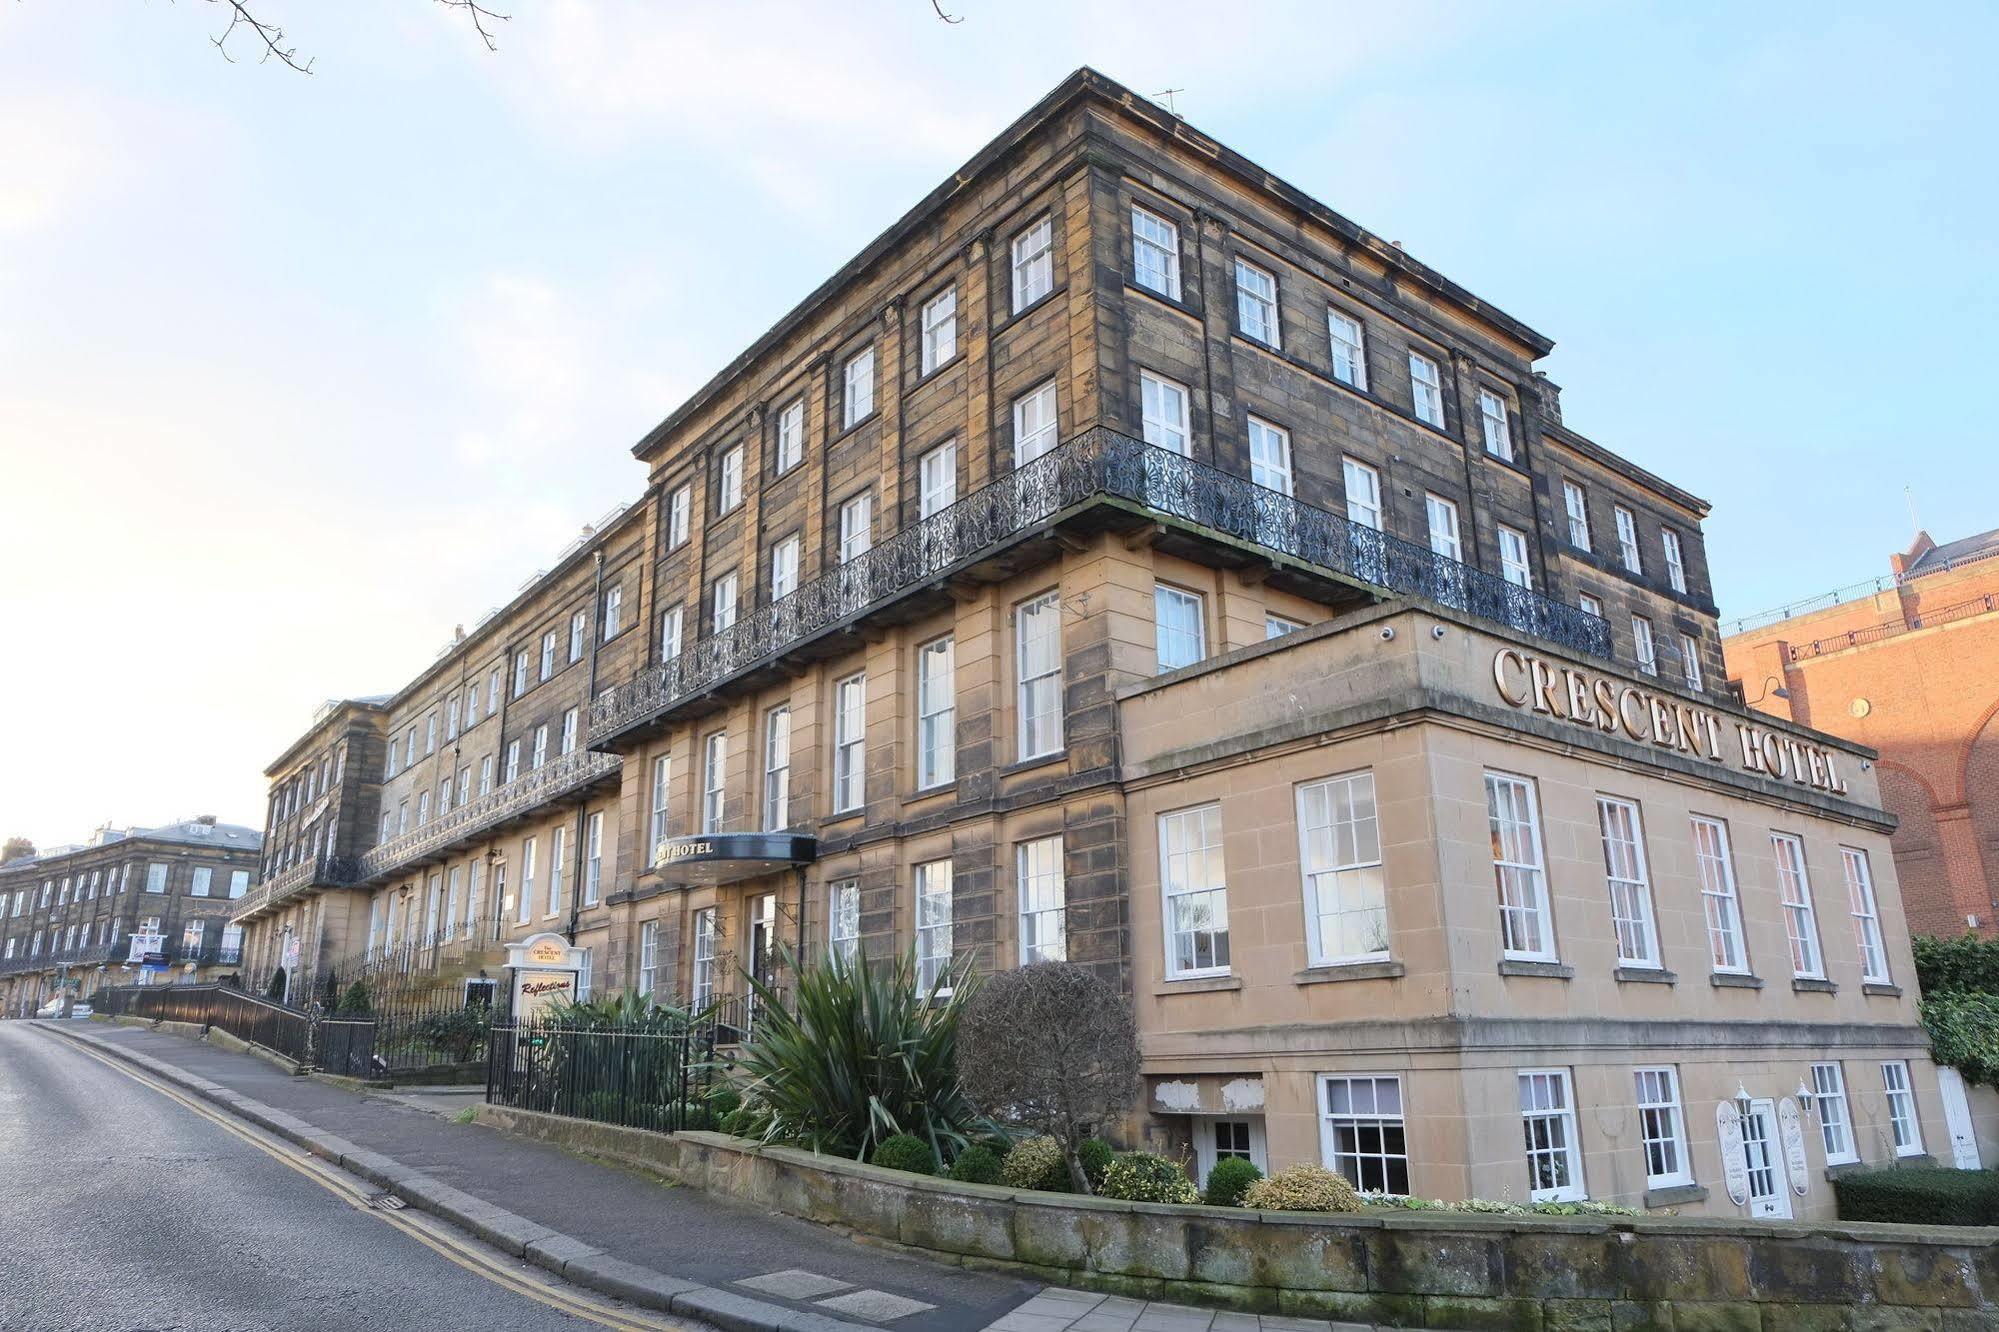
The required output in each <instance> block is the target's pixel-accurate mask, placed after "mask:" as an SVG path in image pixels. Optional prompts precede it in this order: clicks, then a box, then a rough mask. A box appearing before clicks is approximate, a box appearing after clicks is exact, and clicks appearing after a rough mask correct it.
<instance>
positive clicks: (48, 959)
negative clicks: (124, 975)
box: [0, 939, 129, 976]
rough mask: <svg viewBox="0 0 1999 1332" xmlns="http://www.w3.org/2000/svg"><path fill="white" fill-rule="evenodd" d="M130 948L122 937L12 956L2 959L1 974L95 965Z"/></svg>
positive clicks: (113, 959)
mask: <svg viewBox="0 0 1999 1332" xmlns="http://www.w3.org/2000/svg"><path fill="white" fill-rule="evenodd" d="M128 948H129V945H128V944H127V943H126V941H125V940H123V939H120V940H119V941H118V942H116V943H96V944H90V945H88V946H86V947H81V948H61V949H56V950H54V951H50V952H41V953H37V954H35V955H34V956H32V957H10V958H7V959H6V960H5V961H0V976H17V975H20V974H21V973H23V972H30V971H57V970H60V969H61V968H63V967H95V966H98V965H100V964H102V963H108V962H112V961H115V960H117V959H118V957H119V955H120V954H122V953H124V952H125V951H127V950H128Z"/></svg>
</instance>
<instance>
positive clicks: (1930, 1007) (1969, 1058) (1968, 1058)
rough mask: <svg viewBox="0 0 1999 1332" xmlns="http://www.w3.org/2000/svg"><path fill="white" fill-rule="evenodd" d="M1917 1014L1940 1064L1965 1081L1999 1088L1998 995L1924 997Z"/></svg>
mask: <svg viewBox="0 0 1999 1332" xmlns="http://www.w3.org/2000/svg"><path fill="white" fill-rule="evenodd" d="M1920 1012H1921V1013H1922V1019H1923V1027H1924V1029H1925V1030H1926V1031H1928V1032H1929V1036H1930V1049H1931V1052H1932V1053H1933V1054H1934V1055H1935V1057H1936V1061H1937V1062H1938V1063H1939V1064H1947V1065H1949V1066H1950V1067H1952V1068H1954V1069H1957V1070H1958V1071H1959V1072H1960V1073H1962V1074H1964V1076H1965V1079H1966V1080H1967V1081H1970V1082H1975V1083H1980V1084H1982V1085H1984V1086H1988V1087H1992V1086H1999V994H1979V993H1976V992H1973V991H1969V990H1955V991H1946V992H1944V993H1942V994H1938V995H1929V996H1925V997H1924V999H1923V1002H1922V1005H1921V1009H1920Z"/></svg>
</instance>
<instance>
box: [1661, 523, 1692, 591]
mask: <svg viewBox="0 0 1999 1332" xmlns="http://www.w3.org/2000/svg"><path fill="white" fill-rule="evenodd" d="M1659 544H1660V545H1661V546H1663V547H1664V548H1665V551H1666V581H1667V582H1668V583H1669V584H1671V585H1672V588H1673V590H1674V591H1675V592H1685V591H1686V590H1687V561H1686V556H1685V554H1684V552H1682V551H1681V549H1680V534H1679V533H1678V532H1675V531H1674V530H1673V529H1672V528H1670V527H1662V528H1660V529H1659Z"/></svg>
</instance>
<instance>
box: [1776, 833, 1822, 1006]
mask: <svg viewBox="0 0 1999 1332" xmlns="http://www.w3.org/2000/svg"><path fill="white" fill-rule="evenodd" d="M1770 852H1771V855H1772V856H1773V857H1775V859H1776V861H1777V896H1778V899H1779V900H1780V901H1782V902H1783V904H1784V933H1785V935H1786V936H1787V937H1788V938H1789V939H1790V941H1791V972H1792V974H1793V975H1798V976H1814V977H1819V976H1824V975H1825V960H1824V958H1823V957H1821V956H1820V953H1819V922H1818V916H1817V915H1816V914H1815V913H1814V912H1813V910H1812V883H1811V878H1810V876H1809V874H1808V873H1807V872H1806V870H1805V844H1804V842H1803V841H1802V840H1800V839H1799V838H1797V837H1795V836H1793V835H1792V834H1790V833H1780V832H1773V833H1771V834H1770Z"/></svg>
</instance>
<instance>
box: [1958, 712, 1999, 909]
mask: <svg viewBox="0 0 1999 1332" xmlns="http://www.w3.org/2000/svg"><path fill="white" fill-rule="evenodd" d="M1958 789H1959V790H1960V791H1961V792H1962V793H1963V800H1964V804H1965V808H1966V811H1967V813H1968V815H1969V818H1970V822H1971V838H1972V841H1973V843H1974V844H1975V845H1976V847H1977V857H1978V864H1979V867H1980V868H1981V869H1982V870H1983V871H1984V879H1985V894H1984V895H1985V898H1986V901H1987V903H1988V906H1987V908H1986V909H1987V910H1988V911H1989V910H1991V908H1990V906H1989V903H1990V902H1991V901H1992V899H1993V898H1994V897H1999V700H1995V701H1994V702H1993V704H1992V706H1991V707H1989V708H1987V709H1986V710H1985V715H1984V716H1983V717H1982V718H1980V720H1979V723H1978V725H1977V727H1975V728H1974V729H1973V730H1972V732H1971V738H1970V739H1969V740H1967V741H1966V742H1965V745H1964V765H1963V767H1962V768H1960V769H1959V774H1958ZM1992 923H1993V924H1994V925H1999V922H1992Z"/></svg>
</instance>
